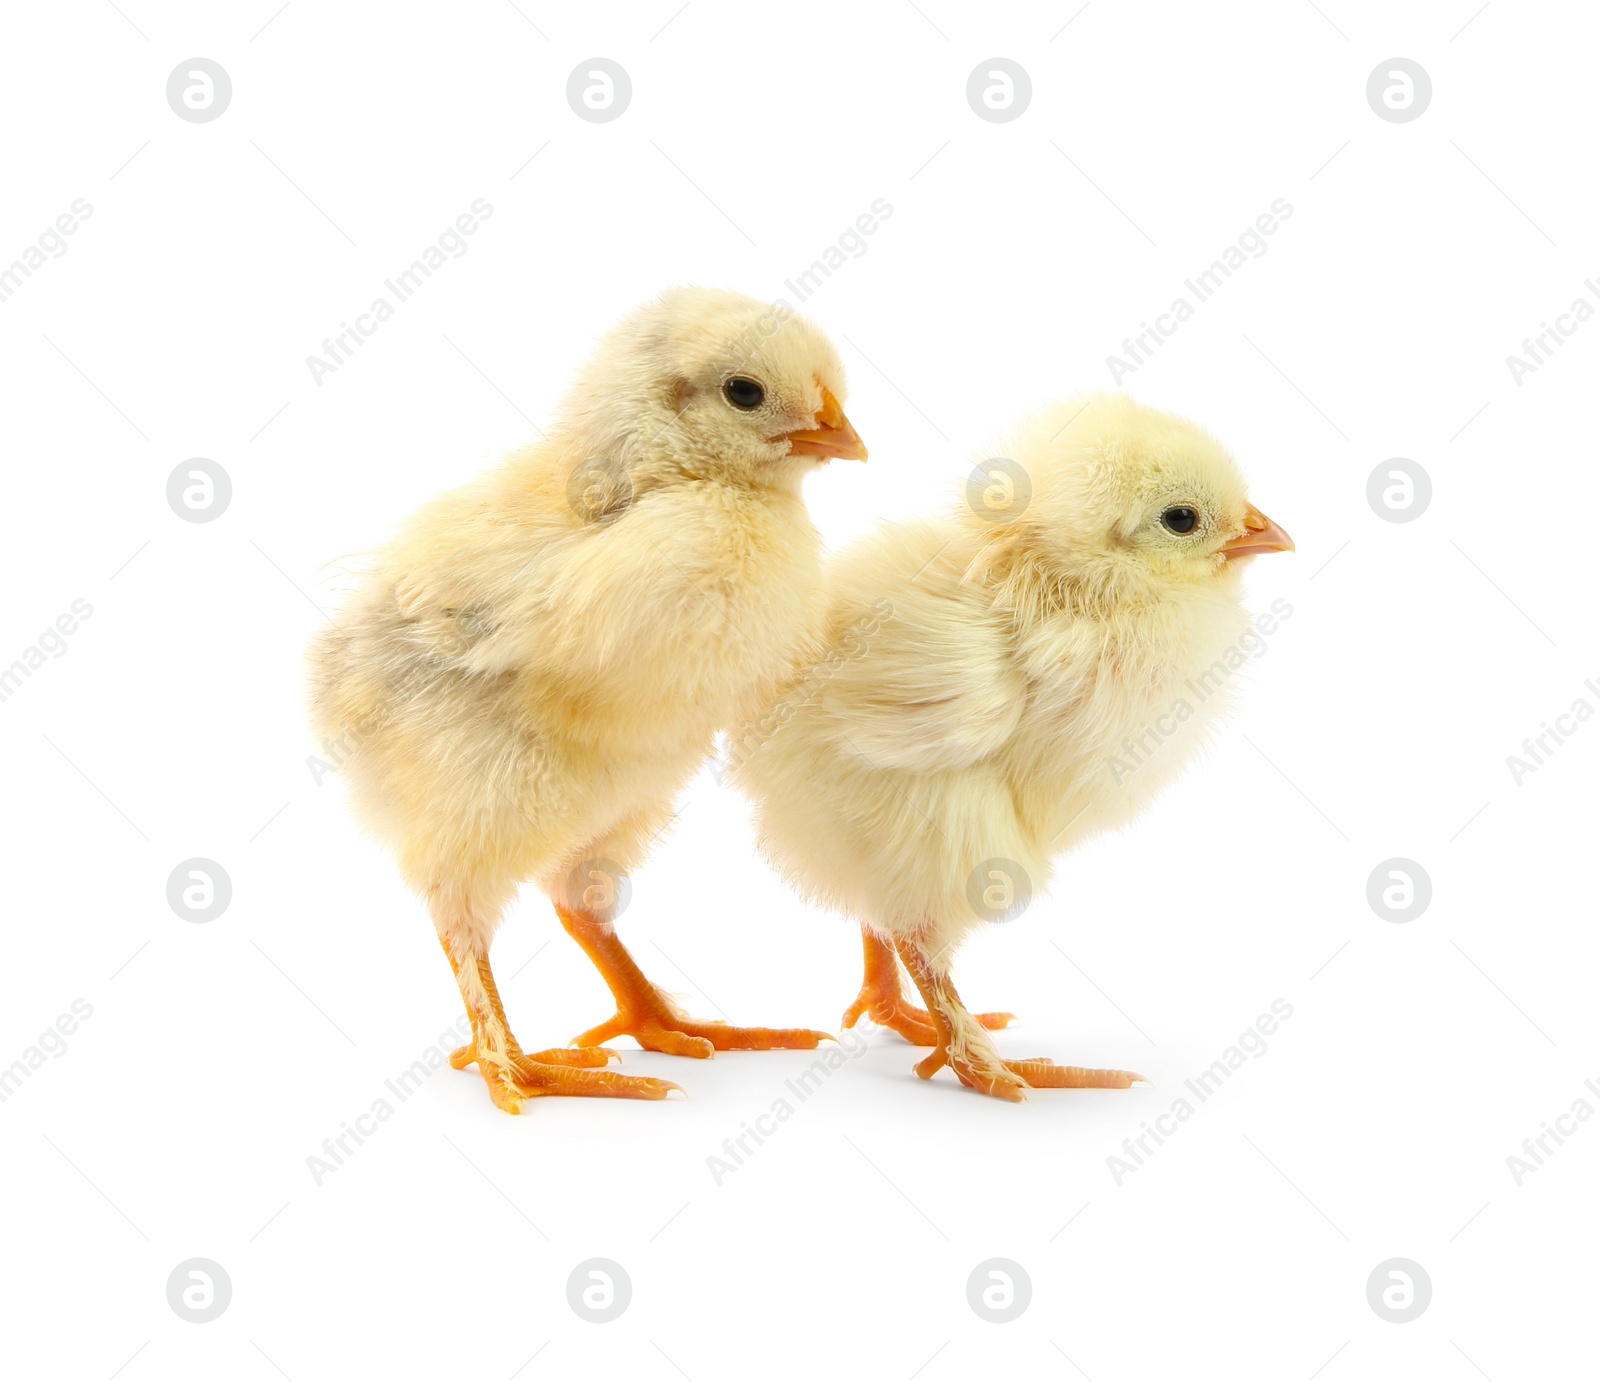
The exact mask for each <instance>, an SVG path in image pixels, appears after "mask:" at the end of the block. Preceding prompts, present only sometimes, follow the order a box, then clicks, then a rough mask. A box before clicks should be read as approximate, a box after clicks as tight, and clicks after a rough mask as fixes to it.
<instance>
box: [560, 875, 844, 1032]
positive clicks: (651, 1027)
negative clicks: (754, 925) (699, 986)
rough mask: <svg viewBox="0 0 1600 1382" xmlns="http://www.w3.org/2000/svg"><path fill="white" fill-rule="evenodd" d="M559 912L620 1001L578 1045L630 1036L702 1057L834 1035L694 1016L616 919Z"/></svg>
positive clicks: (563, 909)
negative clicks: (638, 957)
mask: <svg viewBox="0 0 1600 1382" xmlns="http://www.w3.org/2000/svg"><path fill="white" fill-rule="evenodd" d="M556 913H557V915H558V916H560V918H561V924H562V925H563V926H565V927H566V928H567V934H568V935H569V936H571V937H572V939H573V940H575V941H577V942H578V944H579V945H581V946H582V947H583V953H584V954H585V955H587V956H588V957H589V958H590V959H591V960H592V961H593V962H594V967H595V968H596V969H598V970H599V971H600V977H601V978H602V979H604V980H605V981H606V985H607V986H608V987H609V988H610V990H611V996H612V997H613V998H615V999H616V1000H617V1012H616V1016H615V1017H612V1018H611V1019H609V1020H608V1021H606V1022H602V1023H601V1024H600V1025H599V1026H598V1027H593V1028H591V1029H590V1030H589V1031H587V1032H585V1033H584V1034H583V1035H582V1036H580V1037H575V1038H574V1039H573V1045H575V1046H579V1047H587V1046H592V1045H594V1043H596V1042H600V1041H605V1040H607V1039H608V1038H610V1037H616V1036H631V1037H632V1038H633V1039H634V1040H635V1041H637V1042H638V1043H639V1045H640V1046H642V1047H644V1049H645V1050H646V1051H661V1052H664V1053H665V1054H667V1055H669V1056H695V1057H698V1058H699V1059H701V1060H704V1059H705V1058H706V1057H707V1056H709V1055H711V1053H712V1052H713V1051H771V1050H777V1049H782V1050H789V1051H810V1050H812V1049H814V1048H815V1046H816V1044H817V1043H818V1042H819V1041H824V1040H828V1041H831V1040H832V1037H831V1036H829V1034H828V1033H827V1032H812V1031H807V1030H806V1029H805V1028H803V1027H730V1026H729V1025H728V1024H727V1023H726V1022H695V1021H692V1020H691V1019H690V1018H688V1017H686V1016H685V1015H684V1014H683V1013H682V1012H680V1011H679V1010H678V1008H677V1006H676V1005H675V1004H674V1003H673V1002H672V1001H671V1000H670V999H669V998H668V997H667V996H666V994H664V993H662V992H661V990H660V989H658V988H657V987H656V986H655V985H654V984H652V983H651V982H650V981H649V980H648V979H646V978H645V977H644V972H643V971H642V970H641V969H640V968H639V966H638V965H637V964H636V963H635V962H634V958H633V956H632V955H630V954H629V953H628V951H627V947H626V946H624V945H623V944H622V942H621V941H620V940H618V939H617V933H616V928H615V927H614V926H613V925H612V923H610V922H609V921H601V920H600V919H599V918H598V917H595V916H593V915H591V914H590V913H588V912H584V911H576V910H568V909H567V908H566V907H563V906H561V905H560V904H559V903H558V904H557V905H556Z"/></svg>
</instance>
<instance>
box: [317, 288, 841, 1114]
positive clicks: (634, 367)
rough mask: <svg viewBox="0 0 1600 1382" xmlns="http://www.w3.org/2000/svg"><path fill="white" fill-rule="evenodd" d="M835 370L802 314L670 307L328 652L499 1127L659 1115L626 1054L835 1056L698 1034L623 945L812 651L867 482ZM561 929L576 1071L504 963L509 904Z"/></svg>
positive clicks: (333, 717)
mask: <svg viewBox="0 0 1600 1382" xmlns="http://www.w3.org/2000/svg"><path fill="white" fill-rule="evenodd" d="M844 393H845V385H844V372H843V369H842V367H841V365H840V362H839V357H838V354H837V352H836V351H835V350H834V348H833V346H832V344H831V343H830V342H829V341H828V339H827V338H826V337H825V336H824V335H823V334H822V333H821V331H819V330H818V329H817V328H816V327H815V326H813V325H812V324H811V323H809V322H807V321H805V320H804V319H802V318H800V317H798V316H796V315H795V314H793V313H792V312H791V311H790V310H789V309H788V308H787V307H786V306H784V305H782V304H779V305H777V306H768V305H767V304H764V303H760V302H756V301H754V300H752V299H750V298H746V297H743V296H741V295H739V294H735V293H728V292H716V291H710V290H704V289H676V290H672V291H669V292H667V293H665V294H664V295H663V296H662V298H661V299H660V301H658V302H655V303H652V304H650V305H647V306H645V307H643V308H641V309H639V310H638V311H636V312H635V313H633V314H632V315H630V316H629V317H627V318H625V319H624V320H623V321H622V322H621V323H620V324H619V325H618V326H617V327H615V328H614V329H613V330H612V331H611V332H610V333H609V334H608V335H607V336H606V337H605V338H604V339H603V340H602V342H601V343H600V346H599V349H598V351H597V353H596V354H595V355H594V357H593V358H592V359H591V360H590V361H589V363H588V364H587V366H586V367H585V368H584V369H583V370H582V371H581V372H580V374H579V375H578V378H577V380H576V382H575V384H574V385H573V387H572V388H571V390H570V392H569V393H568V395H567V397H566V400H565V403H564V405H563V407H562V409H561V412H560V416H559V419H558V421H557V423H556V425H555V426H554V427H553V428H552V430H551V431H550V433H549V435H548V437H547V438H546V440H545V441H543V442H541V443H539V444H537V445H533V446H529V447H527V448H525V449H522V450H519V451H517V452H514V453H513V454H512V455H510V456H509V457H508V458H507V459H506V461H505V462H504V464H503V465H502V466H501V467H500V468H499V469H498V470H495V471H493V472H491V473H489V474H487V475H485V476H483V477H482V478H480V479H479V480H477V481H476V482H474V483H472V484H469V485H467V486H466V487H465V488H463V489H460V490H458V491H456V492H454V493H451V494H447V495H445V496H444V497H442V498H440V499H438V500H436V501H434V502H433V503H431V504H429V505H427V506H425V507H424V508H423V509H422V510H421V511H420V512H419V513H417V514H416V515H415V517H414V518H413V519H412V520H411V521H410V523H409V525H408V526H407V527H406V528H405V529H404V531H403V532H402V533H401V534H400V535H399V537H398V538H397V539H396V540H395V541H394V542H393V543H392V544H391V545H390V546H389V547H388V548H387V549H386V550H384V551H383V552H381V553H380V554H379V555H378V557H377V558H376V561H375V563H374V566H373V568H372V570H371V571H370V573H369V574H368V576H367V577H366V579H365V582H364V584H363V585H362V586H361V587H360V589H359V590H358V591H357V592H356V593H355V595H354V596H353V598H352V599H351V600H350V602H349V604H348V605H347V606H346V607H345V609H344V610H343V612H342V613H341V615H340V616H339V618H338V620H337V624H336V627H333V628H330V629H328V630H326V631H325V632H324V633H323V634H322V635H321V636H320V637H319V638H318V639H317V640H316V642H315V644H314V646H313V648H312V650H311V663H312V678H311V680H312V707H313V718H314V720H315V722H316V724H317V727H318V729H319V731H320V732H321V733H322V734H325V735H328V736H330V737H333V738H342V739H343V741H344V743H345V745H346V746H347V747H350V749H351V752H350V755H349V757H348V758H347V760H346V762H345V767H346V770H347V772H346V775H347V781H348V786H349V795H350V800H351V802H352V805H353V808H354V810H355V812H356V813H357V815H358V816H359V818H360V819H361V820H362V822H363V823H364V824H365V825H366V826H367V827H369V828H370V829H371V830H372V831H373V832H374V833H375V834H376V835H377V836H378V837H379V838H380V839H382V840H383V841H384V842H385V843H386V844H388V845H389V846H390V847H391V848H392V849H393V851H394V853H395V855H396V857H397V860H398V863H399V866H400V870H401V873H402V875H403V876H404V878H405V880H406V881H407V883H409V884H410V886H411V887H412V888H414V889H415V890H416V891H417V892H418V893H419V894H421V896H422V897H423V898H424V899H425V900H426V903H427V906H428V910H429V912H430V913H431V914H432V917H433V922H434V925H435V927H436V928H437V930H438V934H439V939H440V941H441V942H442V943H443V946H444V950H445V953H446V955H447V956H448V957H449V960H450V965H451V968H452V969H453V970H454V972H455V977H456V981H457V984H458V985H459V987H460V990H461V997H462V999H463V1001H464V1002H465V1004H466V1008H467V1013H468V1016H469V1018H470V1019H471V1024H472V1041H471V1043H470V1044H469V1045H467V1046H464V1047H462V1048H461V1049H460V1050H458V1051H457V1052H455V1054H454V1055H453V1056H452V1058H451V1064H452V1065H454V1066H455V1067H456V1068H457V1069H462V1068H464V1067H465V1066H467V1065H469V1064H471V1063H472V1062H474V1061H475V1062H477V1065H478V1069H479V1071H480V1073H481V1074H482V1075H483V1078H484V1080H485V1081H486V1083H487V1084H488V1087H489V1093H490V1095H491V1096H492V1097H493V1099H494V1102H495V1103H496V1104H497V1105H499V1106H500V1107H501V1108H503V1109H505V1110H507V1111H508V1112H511V1113H517V1112H520V1110H521V1107H522V1101H523V1100H524V1099H525V1098H529V1097H534V1096H537V1095H553V1094H573V1095H613V1096H622V1097H630V1098H641V1099H660V1098H664V1097H666V1095H667V1093H668V1091H669V1090H671V1089H675V1088H677V1086H676V1085H673V1084H671V1083H669V1082H667V1081H663V1080H654V1079H637V1078H628V1077H624V1076H622V1075H620V1074H617V1073H615V1072H611V1071H607V1070H604V1069H601V1068H600V1067H603V1066H605V1065H606V1063H607V1059H608V1058H609V1057H610V1056H612V1055H614V1054H615V1053H614V1052H611V1051H608V1050H606V1049H605V1048H603V1047H600V1046H598V1045H597V1043H598V1042H600V1041H602V1040H604V1039H605V1038H608V1037H613V1036H618V1035H622V1034H627V1035H630V1036H632V1037H634V1038H635V1039H636V1040H637V1041H638V1042H639V1043H640V1045H641V1046H644V1047H646V1048H647V1049H649V1050H653V1051H665V1052H669V1053H671V1054H674V1055H687V1056H700V1057H705V1056H709V1055H711V1053H712V1051H713V1050H714V1049H716V1050H725V1049H756V1048H769V1047H800V1048H808V1047H813V1046H815V1045H816V1044H817V1041H818V1040H819V1039H820V1038H821V1037H822V1036H823V1035H825V1034H824V1033H820V1032H811V1031H804V1030H772V1029H766V1028H739V1027H732V1026H729V1025H727V1024H725V1023H720V1022H693V1021H690V1020H688V1019H687V1018H686V1017H685V1016H684V1015H683V1014H682V1013H681V1012H679V1011H678V1009H677V1008H676V1007H675V1006H674V1005H673V1004H672V1003H671V1002H670V1001H669V1000H668V999H667V998H666V997H665V995H663V994H662V993H661V992H660V991H659V990H658V989H657V988H656V987H655V986H654V985H653V984H652V983H651V982H650V981H649V980H648V979H646V978H645V976H644V975H643V974H642V973H641V972H640V970H639V967H638V966H637V965H636V964H635V963H634V961H633V959H632V957H631V956H630V955H629V954H628V952H627V950H626V949H624V947H623V945H622V943H621V941H620V940H618V938H617V936H616V934H615V930H614V927H613V924H612V922H613V916H614V913H615V911H616V907H617V898H618V888H619V884H620V881H621V879H620V876H619V875H621V874H622V873H625V871H626V870H628V869H630V868H632V867H634V866H636V865H637V864H638V863H639V862H640V861H641V860H642V859H643V858H644V856H645V853H646V851H647V850H648V848H649V846H650V843H651V842H652V841H653V840H654V839H655V837H656V836H657V835H658V834H660V833H661V831H663V830H664V829H665V828H666V826H667V824H668V823H669V822H670V820H671V819H672V816H673V799H674V797H675V796H676V794H677V793H678V791H679V790H680V789H681V788H682V787H683V786H684V784H685V783H686V782H687V781H688V779H689V778H690V777H691V776H692V775H693V773H694V772H695V771H696V769H697V768H698V767H699V766H700V764H701V762H702V760H703V759H704V758H705V757H706V756H707V754H708V752H709V751H710V749H711V747H712V745H713V738H714V735H715V733H716V731H717V730H718V729H719V727H721V726H722V725H724V724H726V723H728V722H730V721H732V720H735V719H737V718H738V717H739V716H741V715H745V714H748V713H749V712H750V710H751V708H752V707H753V706H754V705H755V704H756V703H757V702H758V700H759V699H760V698H761V697H762V696H763V695H766V694H770V690H771V687H772V686H773V685H774V684H775V683H776V682H777V681H778V680H779V679H780V678H781V677H783V676H784V675H785V674H786V673H787V672H788V671H789V670H790V669H791V666H792V664H793V662H794V660H795V658H796V656H797V649H799V648H800V647H801V646H802V645H803V644H804V643H805V641H806V640H807V639H810V638H814V637H815V636H816V631H817V627H818V623H819V619H820V615H821V559H820V552H819V539H818V536H817V533H816V530H815V529H814V528H813V526H812V524H811V521H810V519H809V517H808V515H807V513H806V509H805V506H804V504H803V502H802V500H801V495H800V488H801V480H802V477H803V476H804V475H805V474H806V473H807V472H808V471H810V470H812V469H814V468H815V467H816V466H818V465H819V464H821V463H822V462H824V461H825V460H827V459H828V458H829V457H834V456H840V457H854V458H857V459H861V460H865V459H866V450H865V448H864V447H863V445H862V442H861V439H860V437H859V436H858V435H857V434H856V431H855V429H854V428H853V427H852V426H851V425H850V422H849V420H848V419H847V418H846V417H845V415H844V413H843V411H842V410H841V408H840V405H839V399H840V398H842V397H843V396H844ZM525 881H531V882H533V883H535V884H536V885H537V886H538V887H539V888H540V889H542V890H543V891H544V892H545V893H546V894H547V895H548V896H549V897H550V899H551V900H552V902H554V904H555V908H556V912H557V914H558V915H559V916H560V918H561V921H562V924H563V925H564V926H565V928H566V930H567V931H568V933H569V934H571V935H572V937H573V938H574V939H575V940H576V941H577V942H578V944H579V945H580V946H581V947H582V948H583V950H584V951H585V953H586V954H587V955H588V956H589V958H590V959H591V960H592V961H593V962H594V964H595V965H596V967H597V968H598V969H599V971H600V973H601V975H602V976H603V977H604V978H605V980H606V983H607V984H608V985H609V987H610V988H611V991H612V994H613V995H614V997H615V999H616V1004H617V1012H616V1015H615V1016H614V1017H612V1018H611V1019H609V1020H608V1021H606V1022H604V1023H602V1024H601V1025H600V1026H599V1027H597V1028H595V1029H593V1030H592V1031H589V1032H586V1033H585V1034H584V1035H583V1036H581V1037H579V1038H577V1040H576V1043H575V1045H576V1047H577V1049H554V1050H546V1051H539V1052H537V1053H534V1054H528V1053H526V1052H524V1051H523V1049H522V1048H521V1046H520V1045H519V1044H518V1043H517V1040H516V1038H515V1037H514V1036H513V1035H512V1033H511V1030H510V1028H509V1026H508V1024H507V1022H506V1016H505V1012H504V1009H503V1008H502V1006H501V1001H500V997H499V994H498V992H497V991H496V988H495V982H494V976H493V974H492V972H491V970H490V967H489V945H490V940H491V938H492V937H493V935H494V932H495V928H496V926H497V924H498V923H499V921H500V918H501V915H502V913H503V912H504V910H505V908H506V905H507V904H508V903H509V902H510V900H511V898H512V897H513V895H514V894H515V892H516V890H517V888H518V886H519V884H521V883H523V882H525Z"/></svg>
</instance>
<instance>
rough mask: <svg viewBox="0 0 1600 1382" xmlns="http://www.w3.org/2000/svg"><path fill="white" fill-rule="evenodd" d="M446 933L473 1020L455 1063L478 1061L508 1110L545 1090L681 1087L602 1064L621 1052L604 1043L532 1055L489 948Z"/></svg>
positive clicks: (644, 1091)
mask: <svg viewBox="0 0 1600 1382" xmlns="http://www.w3.org/2000/svg"><path fill="white" fill-rule="evenodd" d="M440 939H441V940H442V941H443V944H444V953H445V954H446V956H448V957H449V960H450V968H451V969H452V970H454V971H455V976H456V983H457V985H458V986H459V987H460V989H461V997H462V1001H463V1002H465V1003H466V1005H467V1016H468V1018H469V1019H470V1020H471V1022H472V1041H471V1043H470V1044H469V1045H466V1046H462V1047H460V1048H459V1049H458V1050H456V1051H454V1052H452V1053H451V1056H450V1064H451V1065H453V1066H454V1067H455V1068H456V1069H457V1070H464V1069H466V1067H467V1066H469V1065H471V1064H473V1062H476V1063H477V1066H478V1071H479V1073H480V1074H481V1075H482V1076H483V1079H484V1083H485V1084H486V1085H488V1087H489V1096H490V1098H492V1099H493V1100H494V1101H495V1103H496V1104H497V1105H498V1106H499V1107H500V1108H503V1109H504V1110H505V1111H506V1112H507V1113H521V1112H522V1101H523V1100H524V1099H534V1098H539V1097H541V1096H544V1095H560V1094H565V1095H587V1096H589V1097H595V1098H615V1099H665V1098H666V1097H667V1095H668V1094H669V1093H670V1092H671V1091H672V1090H674V1089H677V1088H678V1086H677V1085H675V1084H672V1083H671V1082H670V1081H668V1080H655V1079H649V1078H646V1077H643V1076H629V1075H619V1074H616V1073H615V1072H614V1071H609V1070H604V1069H599V1068H597V1067H601V1066H604V1065H605V1064H606V1062H607V1061H608V1060H611V1059H612V1058H614V1057H615V1056H616V1054H617V1053H616V1052H615V1051H608V1050H606V1049H605V1048H604V1047H601V1046H587V1047H583V1048H580V1049H579V1050H575V1051H574V1050H570V1049H568V1048H566V1047H560V1048H558V1049H556V1050H553V1051H537V1052H535V1053H534V1054H533V1055H531V1056H530V1055H528V1054H527V1053H526V1052H524V1051H523V1049H522V1047H521V1046H519V1045H518V1044H517V1039H516V1037H514V1036H513V1035H512V1034H511V1028H510V1025H509V1024H508V1023H507V1022H506V1013H505V1009H504V1007H502V1006H501V1003H500V991H499V989H498V988H497V987H496V986H495V982H494V973H493V971H492V970H491V969H490V968H489V956H488V953H487V951H486V950H484V949H483V948H481V947H480V946H479V945H478V944H477V943H476V942H474V941H473V940H470V939H468V938H467V934H466V933H465V932H458V933H456V934H455V936H454V937H453V938H446V937H444V936H441V937H440Z"/></svg>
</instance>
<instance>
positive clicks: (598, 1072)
mask: <svg viewBox="0 0 1600 1382" xmlns="http://www.w3.org/2000/svg"><path fill="white" fill-rule="evenodd" d="M616 1055H617V1053H616V1052H615V1051H608V1050H606V1049H605V1048H604V1047H599V1046H588V1047H579V1048H577V1049H575V1050H574V1049H571V1048H568V1047H558V1048H556V1049H555V1050H552V1051H539V1052H536V1053H535V1054H534V1055H531V1056H530V1055H526V1054H524V1053H523V1052H521V1051H512V1052H508V1053H507V1054H505V1055H503V1056H496V1055H480V1054H479V1052H478V1050H477V1047H476V1045H475V1044H474V1045H468V1046H463V1047H461V1048H460V1049H459V1050H457V1051H455V1052H454V1053H453V1054H452V1055H451V1057H450V1064H451V1065H453V1066H455V1068H456V1069H457V1070H461V1069H464V1068H465V1067H466V1066H468V1065H471V1064H472V1063H473V1062H476V1063H477V1066H478V1070H479V1072H480V1073H481V1074H482V1075H483V1081H484V1083H485V1084H486V1085H487V1086H488V1087H489V1097H490V1098H491V1099H493V1100H494V1102H495V1104H496V1105H497V1106H499V1107H500V1108H502V1109H504V1110H505V1111H506V1112H507V1113H521V1112H522V1103H523V1100H525V1099H537V1098H542V1097H545V1096H550V1095H567V1096H575V1097H581V1098H592V1099H665V1098H666V1097H667V1095H668V1094H670V1093H671V1092H672V1091H673V1090H675V1089H676V1090H678V1091H679V1092H680V1093H681V1092H682V1090H681V1088H680V1087H679V1086H678V1085H675V1084H673V1083H672V1082H671V1081H670V1080H656V1079H651V1078H649V1077H648V1076H643V1075H619V1074H617V1073H616V1072H615V1071H611V1070H606V1069H604V1068H603V1067H604V1066H605V1064H606V1062H607V1061H608V1060H611V1059H614V1058H616Z"/></svg>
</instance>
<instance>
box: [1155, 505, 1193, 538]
mask: <svg viewBox="0 0 1600 1382" xmlns="http://www.w3.org/2000/svg"><path fill="white" fill-rule="evenodd" d="M1199 521H1200V515H1199V514H1197V513H1196V512H1195V511H1194V510H1193V509H1191V508H1186V507H1184V506H1183V505H1179V506H1178V507H1177V508H1172V509H1168V510H1167V511H1166V512H1165V513H1164V514H1162V515H1161V522H1162V524H1163V525H1164V526H1165V527H1166V529H1167V531H1168V532H1172V533H1192V532H1193V531H1194V525H1195V524H1196V523H1198V522H1199Z"/></svg>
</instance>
